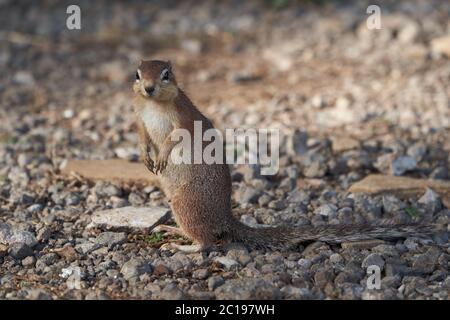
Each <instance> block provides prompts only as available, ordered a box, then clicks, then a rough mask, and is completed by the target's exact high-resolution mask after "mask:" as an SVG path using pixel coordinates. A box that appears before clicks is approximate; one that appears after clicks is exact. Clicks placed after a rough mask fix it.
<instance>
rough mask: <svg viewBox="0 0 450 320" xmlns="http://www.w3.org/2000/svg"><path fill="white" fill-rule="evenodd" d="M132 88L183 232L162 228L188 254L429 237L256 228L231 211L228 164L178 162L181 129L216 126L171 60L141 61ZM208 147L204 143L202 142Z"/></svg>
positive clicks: (150, 164)
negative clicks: (234, 247) (235, 245)
mask: <svg viewBox="0 0 450 320" xmlns="http://www.w3.org/2000/svg"><path fill="white" fill-rule="evenodd" d="M133 90H134V92H135V93H136V97H135V99H134V107H135V112H136V115H137V126H138V131H139V140H140V150H141V155H142V158H143V161H144V164H145V166H146V167H147V168H148V169H149V170H150V171H151V172H152V173H153V174H155V175H157V178H158V182H159V184H160V187H161V188H162V190H163V191H164V193H165V194H166V196H167V197H168V199H169V201H170V206H171V209H172V212H173V215H174V217H175V220H176V222H177V224H178V226H179V227H180V228H175V227H170V226H159V228H158V230H164V231H168V232H172V233H177V234H181V235H184V236H186V237H188V238H189V239H191V240H193V241H194V243H195V244H194V245H177V244H174V243H171V244H169V246H170V247H172V248H175V249H178V250H181V251H184V252H198V251H202V250H205V249H207V248H209V247H211V246H212V245H214V244H215V243H218V242H241V243H244V244H245V245H248V246H250V247H253V248H257V247H266V248H286V247H290V246H293V245H296V244H299V243H302V242H309V241H324V242H327V243H340V242H344V241H354V240H367V239H375V238H379V239H396V238H404V237H407V236H408V235H418V234H424V233H429V231H430V230H429V228H427V227H426V226H423V225H417V224H409V225H394V224H381V225H354V226H348V225H341V226H339V225H333V226H319V227H312V226H302V227H289V226H279V227H268V228H251V227H249V226H247V225H245V224H242V223H241V222H239V221H238V220H237V219H236V218H235V217H234V216H233V215H232V212H231V177H230V169H229V167H228V165H227V164H226V163H224V164H216V163H214V164H207V163H205V162H203V159H202V160H201V161H202V162H201V163H199V164H197V163H194V162H191V163H192V164H185V163H181V164H174V163H173V162H172V161H171V160H170V154H171V151H172V150H173V149H174V147H176V145H177V144H178V141H177V140H176V139H174V138H175V130H176V129H186V130H188V131H189V132H190V133H191V137H193V136H194V132H193V130H194V121H201V122H202V135H201V136H203V132H204V131H205V130H207V129H211V128H214V127H213V125H212V123H211V122H210V121H209V120H208V119H207V118H206V117H205V116H204V115H203V114H202V113H201V112H200V111H199V110H198V109H197V108H196V107H195V106H194V104H193V103H192V102H191V100H190V99H189V98H188V97H187V96H186V94H185V93H184V92H183V91H182V90H181V89H180V88H179V87H178V85H177V81H176V79H175V76H174V73H173V72H172V67H171V64H170V62H166V61H159V60H149V61H141V63H140V66H139V68H138V70H137V72H136V82H135V83H134V86H133ZM203 147H205V143H204V142H203Z"/></svg>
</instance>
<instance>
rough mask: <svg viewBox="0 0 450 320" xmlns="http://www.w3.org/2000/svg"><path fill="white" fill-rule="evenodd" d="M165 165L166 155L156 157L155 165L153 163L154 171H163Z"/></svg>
mask: <svg viewBox="0 0 450 320" xmlns="http://www.w3.org/2000/svg"><path fill="white" fill-rule="evenodd" d="M166 167H167V158H166V157H164V158H163V157H158V159H156V165H155V173H156V174H157V173H158V171H159V173H161V172H163V170H164V169H166Z"/></svg>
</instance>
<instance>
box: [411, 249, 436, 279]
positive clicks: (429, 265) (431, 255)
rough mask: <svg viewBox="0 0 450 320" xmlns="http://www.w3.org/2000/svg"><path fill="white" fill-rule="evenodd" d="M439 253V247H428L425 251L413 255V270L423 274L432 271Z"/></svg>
mask: <svg viewBox="0 0 450 320" xmlns="http://www.w3.org/2000/svg"><path fill="white" fill-rule="evenodd" d="M439 255H440V252H439V249H437V248H430V249H428V251H427V252H425V253H423V254H419V255H416V256H414V260H413V264H412V267H413V269H414V271H417V272H420V273H423V274H429V273H432V272H433V271H434V269H435V268H436V265H437V263H438V258H439Z"/></svg>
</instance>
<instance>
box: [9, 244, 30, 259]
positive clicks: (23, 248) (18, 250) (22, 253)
mask: <svg viewBox="0 0 450 320" xmlns="http://www.w3.org/2000/svg"><path fill="white" fill-rule="evenodd" d="M8 251H9V255H10V256H11V257H13V258H14V259H16V260H22V259H24V258H26V257H28V256H31V255H32V254H33V250H32V249H31V248H30V247H29V246H28V245H27V244H25V243H23V242H16V243H13V244H12V245H11V246H10V247H9V250H8Z"/></svg>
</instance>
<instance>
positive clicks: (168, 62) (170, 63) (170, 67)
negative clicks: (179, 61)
mask: <svg viewBox="0 0 450 320" xmlns="http://www.w3.org/2000/svg"><path fill="white" fill-rule="evenodd" d="M167 65H168V68H169V71H172V62H170V60H167Z"/></svg>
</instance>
